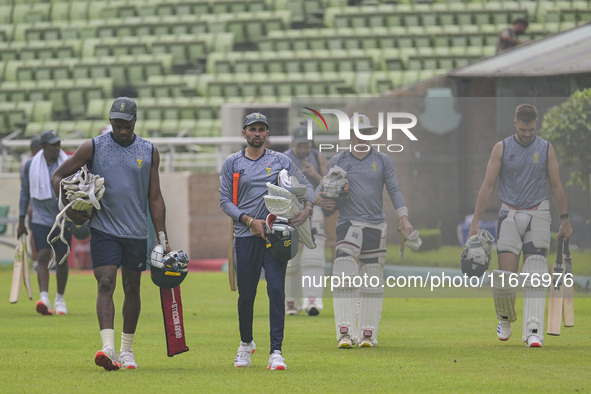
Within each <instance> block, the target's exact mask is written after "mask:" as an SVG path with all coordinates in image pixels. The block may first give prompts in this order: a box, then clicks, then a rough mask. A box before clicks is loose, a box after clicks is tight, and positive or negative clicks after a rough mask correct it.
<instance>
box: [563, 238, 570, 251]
mask: <svg viewBox="0 0 591 394" xmlns="http://www.w3.org/2000/svg"><path fill="white" fill-rule="evenodd" d="M564 254H566V255H570V250H569V248H568V239H567V240H566V241H564Z"/></svg>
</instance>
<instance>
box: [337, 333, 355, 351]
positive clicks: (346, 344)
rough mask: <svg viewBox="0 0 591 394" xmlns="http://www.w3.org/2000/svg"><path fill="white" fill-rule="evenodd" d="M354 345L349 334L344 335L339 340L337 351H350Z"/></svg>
mask: <svg viewBox="0 0 591 394" xmlns="http://www.w3.org/2000/svg"><path fill="white" fill-rule="evenodd" d="M354 344H355V341H353V338H351V336H350V335H349V334H345V335H343V336H341V338H340V339H339V349H351V348H352V347H353V345H354Z"/></svg>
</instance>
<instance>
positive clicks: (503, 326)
mask: <svg viewBox="0 0 591 394" xmlns="http://www.w3.org/2000/svg"><path fill="white" fill-rule="evenodd" d="M511 333H512V330H511V322H510V321H509V320H499V324H498V325H497V338H499V340H501V341H506V340H508V339H509V338H511Z"/></svg>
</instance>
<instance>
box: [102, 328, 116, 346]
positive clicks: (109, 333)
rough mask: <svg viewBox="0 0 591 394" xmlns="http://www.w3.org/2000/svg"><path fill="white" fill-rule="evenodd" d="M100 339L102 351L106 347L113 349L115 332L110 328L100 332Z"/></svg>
mask: <svg viewBox="0 0 591 394" xmlns="http://www.w3.org/2000/svg"><path fill="white" fill-rule="evenodd" d="M101 339H102V340H103V349H104V348H106V347H112V348H113V349H115V330H113V329H112V328H105V329H104V330H101Z"/></svg>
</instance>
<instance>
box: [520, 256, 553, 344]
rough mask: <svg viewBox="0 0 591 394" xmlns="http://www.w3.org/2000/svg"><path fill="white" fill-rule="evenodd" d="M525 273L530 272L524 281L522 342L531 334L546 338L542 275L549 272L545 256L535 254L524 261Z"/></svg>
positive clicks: (544, 297) (544, 295)
mask: <svg viewBox="0 0 591 394" xmlns="http://www.w3.org/2000/svg"><path fill="white" fill-rule="evenodd" d="M523 273H527V274H529V275H528V276H527V278H526V279H525V280H524V282H523V333H522V336H521V340H522V342H525V341H527V337H529V336H530V335H535V336H537V337H538V338H539V339H540V341H543V340H544V314H545V313H546V287H545V286H544V285H543V281H542V275H544V274H547V273H548V262H547V261H546V258H545V257H544V256H539V255H533V256H530V257H528V258H527V259H526V260H525V262H524V263H523Z"/></svg>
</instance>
